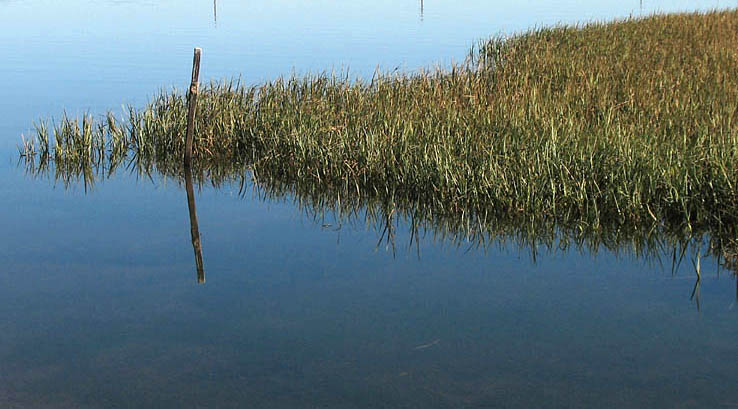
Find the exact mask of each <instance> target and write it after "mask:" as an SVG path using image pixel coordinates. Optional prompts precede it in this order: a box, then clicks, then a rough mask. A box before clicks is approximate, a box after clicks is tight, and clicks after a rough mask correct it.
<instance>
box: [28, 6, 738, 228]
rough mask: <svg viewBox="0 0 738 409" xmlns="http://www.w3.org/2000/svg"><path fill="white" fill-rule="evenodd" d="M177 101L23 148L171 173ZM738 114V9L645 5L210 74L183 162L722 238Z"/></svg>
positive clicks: (309, 184)
mask: <svg viewBox="0 0 738 409" xmlns="http://www.w3.org/2000/svg"><path fill="white" fill-rule="evenodd" d="M186 105H187V98H186V95H185V94H183V93H181V92H177V91H171V92H161V93H160V94H159V95H158V96H156V97H155V98H154V99H153V100H152V101H151V102H150V103H149V104H148V105H147V106H145V107H144V108H142V109H135V108H130V109H129V110H128V112H127V115H126V117H125V118H123V119H117V118H115V117H114V116H113V115H112V114H108V115H107V116H106V117H104V118H102V119H94V118H92V117H89V116H84V117H83V118H82V119H75V118H69V117H67V116H66V115H65V116H64V117H63V118H62V119H61V121H58V122H56V123H52V124H48V123H46V122H42V123H40V124H38V125H37V126H36V130H35V135H34V137H32V138H31V139H29V140H24V143H23V146H22V147H21V154H22V156H24V158H25V159H26V161H27V163H30V164H31V165H32V166H33V167H37V168H39V169H43V168H44V167H46V168H48V163H49V162H54V163H55V167H54V168H55V169H56V171H55V172H56V174H57V177H60V176H59V175H61V177H63V178H66V180H67V181H68V182H69V181H71V180H73V179H74V177H75V176H74V175H76V177H77V178H79V176H80V175H82V177H83V178H84V180H85V181H87V180H91V179H92V175H88V174H86V172H90V171H97V172H98V173H100V174H106V173H108V174H109V173H111V172H112V171H114V170H115V169H116V168H118V167H119V166H121V165H124V166H126V167H131V166H134V167H139V168H140V169H142V170H146V171H150V170H151V169H155V170H157V171H158V172H160V173H162V174H164V175H181V173H182V157H183V152H184V135H185V127H186V112H187V109H186V108H187V106H186ZM737 110H738V11H721V12H710V13H704V14H700V13H696V14H677V15H657V16H652V17H648V18H643V19H628V20H623V21H615V22H610V23H594V24H587V25H581V26H576V27H570V26H566V27H551V28H541V29H536V30H532V31H529V32H526V33H522V34H519V35H515V36H512V37H510V38H495V39H491V40H488V41H484V42H481V43H480V44H478V45H477V46H476V47H474V48H473V49H472V51H471V52H470V54H469V57H468V59H467V61H466V62H465V63H464V64H459V65H455V66H453V67H451V68H449V69H436V70H425V71H420V72H415V73H393V74H383V73H380V72H377V73H376V74H375V75H374V77H373V78H372V79H371V80H369V81H364V80H357V79H351V78H347V77H345V76H337V75H329V74H318V75H307V76H302V77H294V76H293V77H290V78H279V79H276V80H274V81H271V82H267V83H264V84H260V85H255V86H245V85H243V84H241V83H239V82H238V81H232V82H220V83H211V84H208V85H206V86H205V87H204V88H203V90H202V91H201V94H200V97H199V100H198V116H197V123H196V140H195V167H196V168H197V170H198V172H199V173H200V174H201V175H203V177H204V178H205V179H212V180H214V181H217V180H218V179H227V178H228V177H229V175H231V176H232V175H234V174H238V173H243V172H244V171H249V172H250V174H251V175H253V176H254V177H255V178H256V179H257V180H269V181H272V182H274V181H278V184H279V185H282V186H291V189H293V191H297V192H301V193H302V194H303V196H305V193H310V194H316V193H317V192H320V196H322V197H332V198H334V199H338V200H339V201H340V200H342V198H345V197H353V198H355V200H356V201H357V203H367V202H377V203H385V204H393V205H397V204H398V203H399V204H401V207H403V206H404V207H405V208H408V209H413V208H417V209H425V210H423V211H424V212H427V213H428V214H431V213H432V214H433V215H434V217H441V218H444V219H446V220H456V221H463V222H464V223H471V224H477V225H480V226H494V225H495V224H496V223H499V224H503V225H508V224H516V225H520V226H531V230H537V229H538V227H539V226H549V225H550V226H567V227H566V228H567V229H569V228H570V229H573V231H582V232H584V231H598V230H612V231H642V230H644V229H645V230H648V229H653V228H658V229H666V230H669V231H687V232H690V231H695V232H697V231H699V232H704V231H706V232H709V233H711V234H714V235H716V236H720V237H727V238H728V239H735V237H736V225H737V223H736V222H737V221H738V220H737V219H736V218H737V217H738V190H737V187H736V183H737V181H738V165H737V164H736V159H737V157H738V123H737V116H738V115H737V112H736V111H737ZM503 221H504V223H502V222H503ZM654 226H656V227H654Z"/></svg>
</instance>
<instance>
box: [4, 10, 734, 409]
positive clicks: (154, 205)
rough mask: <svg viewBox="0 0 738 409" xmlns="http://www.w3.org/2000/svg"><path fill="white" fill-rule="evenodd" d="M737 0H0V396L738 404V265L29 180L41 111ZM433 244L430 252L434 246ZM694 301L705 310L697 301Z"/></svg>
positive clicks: (110, 185) (86, 400)
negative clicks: (192, 217)
mask: <svg viewBox="0 0 738 409" xmlns="http://www.w3.org/2000/svg"><path fill="white" fill-rule="evenodd" d="M736 5H738V3H736V2H725V1H700V2H696V1H666V0H664V1H660V2H649V1H644V2H643V4H640V3H638V2H635V1H632V2H624V1H600V2H584V1H573V0H569V1H556V2H547V3H545V4H543V3H541V2H517V3H515V4H510V3H509V2H504V3H503V2H490V1H484V2H483V1H461V2H440V1H425V2H423V4H422V8H421V5H420V4H419V3H418V2H410V1H408V2H404V3H403V2H390V1H374V2H363V1H355V2H333V1H327V0H324V1H314V2H294V1H273V2H249V3H242V2H226V1H221V2H219V3H218V4H217V16H216V9H214V7H213V6H214V4H213V3H211V2H207V1H201V2H194V1H187V2H181V1H179V2H175V1H163V2H153V1H138V0H131V1H97V2H92V1H82V0H75V1H71V2H55V1H50V0H48V1H26V2H20V1H12V0H11V1H8V0H1V1H0V55H2V56H3V63H2V65H1V66H0V78H3V79H4V85H3V98H0V112H2V113H3V114H4V115H3V120H2V121H0V181H1V182H0V210H1V211H0V226H2V236H1V237H2V238H0V242H1V245H0V261H1V262H2V269H1V270H0V299H1V300H2V302H0V362H1V363H0V407H3V408H5V407H7V408H99V407H121V408H127V407H130V408H149V407H150V408H168V407H172V408H196V407H219V408H220V407H222V408H230V407H234V408H235V407H257V408H282V407H285V408H300V407H304V408H313V407H319V408H384V407H392V408H394V407H398V408H415V407H417V408H436V407H437V408H446V407H448V408H458V407H470V408H477V407H479V408H487V407H511V408H515V407H521V408H522V407H668V408H672V407H733V406H738V390H736V388H735V387H734V383H735V379H738V358H736V357H738V346H736V342H735V340H736V336H737V335H738V319H737V317H736V314H738V306H736V282H735V279H734V278H733V276H732V274H731V273H730V272H727V271H722V272H720V271H719V267H718V263H717V261H716V260H715V259H713V258H709V257H707V258H703V259H702V260H701V270H702V276H703V279H702V281H701V283H700V287H699V291H698V292H697V293H696V294H695V296H692V292H693V289H694V285H695V272H694V268H693V266H692V264H691V259H692V257H694V254H693V253H691V252H690V253H689V254H688V255H687V256H686V257H685V260H684V261H683V262H682V263H681V264H680V266H679V268H677V269H676V271H675V272H674V274H673V275H672V263H671V252H670V251H671V249H669V248H668V247H667V248H665V249H663V251H656V252H655V253H654V254H655V255H661V259H660V260H659V259H658V258H655V257H653V256H651V257H645V258H644V257H637V256H636V255H634V254H633V253H632V252H628V251H627V250H624V249H621V250H620V251H618V252H613V251H607V250H602V251H599V252H596V253H593V252H588V251H586V250H583V251H577V250H576V249H570V250H569V251H556V250H555V249H547V248H545V247H540V248H538V249H537V250H538V251H537V252H536V256H535V257H533V256H532V249H530V248H526V247H522V248H520V247H518V246H516V245H515V244H513V243H507V244H499V245H498V244H495V243H491V244H490V245H489V246H486V247H484V248H477V247H475V246H472V245H471V244H462V245H460V246H456V245H455V244H454V243H453V242H452V241H450V240H444V239H440V238H439V239H435V240H434V239H433V238H432V237H431V235H430V234H429V235H426V236H425V237H424V238H421V239H420V241H419V242H414V244H413V245H412V246H409V243H410V242H411V241H410V239H411V234H410V232H409V230H408V229H407V226H405V225H404V224H402V223H400V225H399V228H398V230H397V231H396V235H395V244H396V246H395V248H394V250H393V248H392V246H391V245H389V244H388V243H387V242H386V241H382V242H381V243H380V244H379V245H378V241H379V239H380V236H381V228H376V225H375V224H371V223H370V224H366V223H364V221H363V218H361V217H358V218H355V219H353V220H349V221H347V220H344V219H340V220H335V218H334V217H332V216H331V215H330V213H329V214H328V215H327V216H326V219H320V218H318V219H315V218H314V217H313V215H311V214H309V213H306V212H305V211H303V210H301V208H300V206H298V205H296V204H295V203H293V200H292V199H291V198H290V197H289V196H287V197H282V198H273V199H266V200H265V199H263V198H261V197H259V196H258V195H256V194H253V193H252V191H251V190H248V191H247V192H246V194H245V195H240V194H239V192H238V186H226V187H224V188H221V189H214V188H208V187H203V188H201V189H200V190H198V191H197V194H196V199H197V206H198V216H199V223H200V230H201V233H202V239H203V250H204V261H205V271H206V278H207V280H206V283H205V284H204V285H198V284H197V277H196V271H195V265H194V258H193V249H192V246H191V243H190V232H189V227H190V225H189V216H188V211H187V202H186V195H185V192H184V189H183V188H182V187H181V186H179V185H178V184H177V183H175V182H172V181H166V180H162V179H161V178H158V177H156V176H154V178H153V180H149V179H147V178H146V177H137V176H136V175H132V174H126V173H120V174H117V175H115V176H114V177H113V178H112V179H110V180H106V181H105V182H104V183H100V184H97V185H96V186H94V188H91V189H88V192H85V187H84V185H82V184H75V185H73V186H71V188H69V189H66V188H65V187H64V186H63V185H62V184H59V183H53V181H51V180H49V179H45V178H40V179H36V178H32V177H29V176H27V175H26V174H25V173H24V170H23V167H22V166H20V167H19V166H17V151H16V145H17V143H18V142H19V136H20V135H21V134H22V133H28V131H29V129H30V128H31V126H32V123H33V121H34V120H36V119H38V118H43V117H47V116H57V117H58V116H59V115H60V114H61V113H62V112H63V110H67V112H70V113H72V114H77V113H82V112H88V111H89V112H92V113H100V112H103V111H105V110H107V109H118V107H120V106H121V105H122V104H126V103H131V104H136V105H141V104H143V103H144V102H145V101H146V99H147V98H148V97H149V96H150V95H152V94H154V93H155V91H156V90H157V89H158V88H160V87H170V86H177V87H180V88H183V87H184V86H186V85H187V82H188V78H189V70H190V62H191V53H192V48H193V47H194V46H201V47H203V49H204V56H203V67H202V76H203V78H204V79H205V80H207V79H210V78H213V79H218V78H224V77H232V76H239V75H240V76H241V77H242V78H243V80H244V81H246V82H249V83H250V82H259V81H263V80H268V79H272V78H275V77H277V76H280V75H289V74H290V73H291V72H292V71H295V72H298V73H301V72H311V71H312V72H315V71H322V70H331V69H336V70H342V69H343V70H346V69H348V70H349V71H350V72H351V73H352V75H355V76H364V77H365V76H369V75H371V73H372V72H373V71H374V70H375V69H376V68H377V66H379V67H380V69H383V70H392V69H402V70H414V69H418V68H420V67H427V66H433V65H434V64H441V65H446V64H449V63H450V62H452V61H459V60H461V59H463V58H464V56H465V54H466V52H467V50H468V48H469V46H470V45H471V44H473V43H474V41H476V40H478V39H481V38H484V37H486V36H488V35H492V34H509V33H513V32H516V31H520V30H523V29H525V28H528V27H531V26H540V25H544V24H553V23H557V22H565V23H571V22H581V21H589V20H593V19H594V20H601V19H610V18H615V17H626V16H628V15H641V14H649V13H652V12H654V11H656V10H658V11H676V10H696V9H699V10H705V9H712V8H724V7H735V6H736ZM416 245H417V246H416ZM698 300H699V301H698Z"/></svg>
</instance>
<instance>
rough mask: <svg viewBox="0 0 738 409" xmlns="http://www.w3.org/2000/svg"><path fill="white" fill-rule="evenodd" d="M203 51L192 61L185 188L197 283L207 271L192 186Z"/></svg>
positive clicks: (202, 280) (188, 103) (202, 279)
mask: <svg viewBox="0 0 738 409" xmlns="http://www.w3.org/2000/svg"><path fill="white" fill-rule="evenodd" d="M201 54H202V50H201V49H200V48H195V56H194V57H193V59H192V82H191V83H190V92H189V95H188V98H187V139H186V140H185V153H184V173H185V188H186V190H187V207H188V208H189V211H190V233H191V236H192V249H193V250H194V251H195V268H197V282H198V283H204V282H205V270H204V268H203V263H202V244H201V242H200V228H199V226H198V223H197V209H196V208H195V190H194V188H193V186H192V143H193V138H194V137H195V113H196V111H197V94H198V92H199V90H200V55H201Z"/></svg>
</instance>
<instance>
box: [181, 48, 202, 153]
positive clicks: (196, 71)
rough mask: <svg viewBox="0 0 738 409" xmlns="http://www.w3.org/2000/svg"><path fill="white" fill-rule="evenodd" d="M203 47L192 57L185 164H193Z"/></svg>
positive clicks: (196, 50)
mask: <svg viewBox="0 0 738 409" xmlns="http://www.w3.org/2000/svg"><path fill="white" fill-rule="evenodd" d="M201 54H202V49H200V48H199V47H198V48H195V56H194V57H193V59H192V82H191V83H190V93H189V96H188V98H187V108H188V111H187V139H186V140H185V157H184V161H185V165H190V164H192V139H193V138H194V133H195V111H196V110H197V94H198V93H199V91H200V55H201Z"/></svg>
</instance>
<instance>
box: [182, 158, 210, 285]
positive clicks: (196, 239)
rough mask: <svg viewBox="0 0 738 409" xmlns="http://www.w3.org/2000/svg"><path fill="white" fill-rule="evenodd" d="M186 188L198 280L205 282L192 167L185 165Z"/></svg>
mask: <svg viewBox="0 0 738 409" xmlns="http://www.w3.org/2000/svg"><path fill="white" fill-rule="evenodd" d="M184 174H185V189H186V190H187V207H188V208H189V211H190V233H191V235H192V249H193V250H194V251H195V267H196V268H197V282H198V283H199V284H203V283H205V269H204V268H203V263H202V243H201V241H200V227H199V226H198V223H197V208H196V207H195V189H194V188H193V185H192V169H191V168H190V166H188V165H185V167H184Z"/></svg>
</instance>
